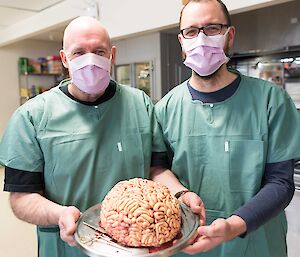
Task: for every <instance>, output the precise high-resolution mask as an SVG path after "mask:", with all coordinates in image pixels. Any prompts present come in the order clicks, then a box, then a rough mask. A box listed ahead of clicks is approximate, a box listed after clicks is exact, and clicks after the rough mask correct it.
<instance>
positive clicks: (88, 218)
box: [75, 203, 199, 257]
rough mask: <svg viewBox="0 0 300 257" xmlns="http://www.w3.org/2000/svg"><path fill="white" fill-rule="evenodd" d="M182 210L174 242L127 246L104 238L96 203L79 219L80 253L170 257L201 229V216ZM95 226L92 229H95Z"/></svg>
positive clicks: (101, 256) (106, 256) (182, 206)
mask: <svg viewBox="0 0 300 257" xmlns="http://www.w3.org/2000/svg"><path fill="white" fill-rule="evenodd" d="M180 209H181V231H180V233H179V234H178V236H177V237H176V242H175V243H173V242H172V241H171V242H169V243H165V244H163V245H162V246H161V247H149V248H146V247H136V248H134V247H126V246H124V245H121V244H118V243H116V242H115V241H114V240H113V239H111V238H110V237H109V236H106V235H102V238H99V236H98V235H99V233H97V231H96V230H95V229H94V228H99V221H100V217H99V214H100V210H101V204H97V205H95V206H93V207H91V208H89V209H88V210H86V211H85V212H84V213H83V214H82V215H81V217H80V218H79V220H78V223H77V230H76V232H75V240H76V242H77V244H78V246H79V248H81V250H82V251H83V252H84V253H85V254H87V255H88V256H91V257H111V256H122V257H123V256H136V257H156V256H160V257H167V256H171V255H173V254H175V253H177V252H179V251H180V250H181V249H183V248H185V247H186V246H187V245H188V244H189V243H190V240H191V238H192V237H193V235H194V234H195V233H196V231H197V228H198V226H199V216H198V215H197V214H194V213H193V212H192V211H191V209H190V208H189V207H187V206H186V205H185V204H183V203H180ZM92 227H93V228H92Z"/></svg>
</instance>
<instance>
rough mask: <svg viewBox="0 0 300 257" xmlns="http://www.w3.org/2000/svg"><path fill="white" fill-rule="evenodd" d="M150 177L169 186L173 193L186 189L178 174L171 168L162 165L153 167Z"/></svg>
mask: <svg viewBox="0 0 300 257" xmlns="http://www.w3.org/2000/svg"><path fill="white" fill-rule="evenodd" d="M150 178H151V179H152V180H153V181H156V182H159V183H161V184H163V185H165V186H167V187H168V188H169V190H170V191H171V193H172V194H176V193H177V192H179V191H181V190H186V189H187V188H185V187H184V186H183V185H182V184H181V183H180V182H179V180H178V179H177V178H176V176H175V175H174V174H173V173H172V171H170V170H169V169H165V168H160V167H151V173H150Z"/></svg>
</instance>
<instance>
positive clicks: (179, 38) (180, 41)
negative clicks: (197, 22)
mask: <svg viewBox="0 0 300 257" xmlns="http://www.w3.org/2000/svg"><path fill="white" fill-rule="evenodd" d="M177 38H178V41H179V43H180V45H181V48H182V40H183V39H182V35H181V34H178V35H177Z"/></svg>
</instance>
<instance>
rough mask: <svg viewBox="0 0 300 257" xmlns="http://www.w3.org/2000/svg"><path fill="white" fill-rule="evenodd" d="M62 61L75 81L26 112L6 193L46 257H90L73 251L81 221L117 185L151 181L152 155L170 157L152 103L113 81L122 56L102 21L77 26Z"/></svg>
mask: <svg viewBox="0 0 300 257" xmlns="http://www.w3.org/2000/svg"><path fill="white" fill-rule="evenodd" d="M60 55H61V59H62V62H63V64H64V66H65V67H66V68H68V69H69V73H70V77H71V79H72V80H70V79H67V80H65V81H62V82H61V83H60V85H59V86H57V87H55V88H52V89H51V90H49V91H47V92H45V93H43V94H41V95H38V96H36V97H35V98H33V99H31V100H29V101H28V102H26V103H25V104H24V105H22V106H21V107H19V108H18V109H17V110H16V112H15V113H14V114H13V117H12V118H11V120H10V122H9V124H8V126H7V129H6V131H5V133H4V135H3V138H2V140H1V144H0V162H1V164H2V165H4V166H5V185H4V190H5V191H9V192H11V193H10V202H11V206H12V209H13V211H14V213H15V215H16V216H17V217H18V218H20V219H22V220H24V221H26V222H29V223H32V224H36V225H37V233H38V255H39V256H40V257H76V256H86V255H85V254H83V252H82V251H81V250H79V249H78V248H77V247H72V246H74V245H75V241H74V237H73V234H74V232H75V229H76V225H75V222H76V221H77V220H78V218H79V216H80V213H81V212H84V211H85V210H86V209H88V208H89V207H91V206H93V205H95V204H97V203H99V202H101V201H102V199H103V198H104V196H105V195H106V193H107V192H108V191H109V190H110V189H111V188H112V187H113V186H114V185H115V184H116V183H117V182H118V181H120V180H125V179H130V178H133V177H142V178H147V177H149V169H150V161H151V154H152V151H155V152H161V151H165V148H164V147H162V148H161V147H160V145H161V143H160V136H161V134H159V133H158V130H157V125H156V121H155V117H154V107H153V105H152V103H151V100H150V99H149V97H148V96H147V95H146V94H145V93H144V92H142V91H140V90H137V89H134V88H131V87H128V86H122V85H119V84H117V83H116V82H115V81H113V80H110V76H109V75H110V68H111V64H113V63H114V60H115V55H116V49H115V47H112V46H111V42H110V38H109V35H108V33H107V31H106V29H105V28H104V27H103V26H102V25H101V24H100V23H99V22H98V21H97V20H95V19H93V18H90V17H79V18H77V19H75V20H73V21H72V22H71V23H70V24H69V25H68V26H67V28H66V30H65V33H64V39H63V50H62V51H61V52H60ZM25 241H26V238H24V242H25Z"/></svg>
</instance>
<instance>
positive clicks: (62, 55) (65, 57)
mask: <svg viewBox="0 0 300 257" xmlns="http://www.w3.org/2000/svg"><path fill="white" fill-rule="evenodd" d="M59 55H60V59H61V61H62V64H63V66H64V67H65V68H67V69H68V68H69V66H68V61H67V56H66V53H65V51H64V50H60V51H59Z"/></svg>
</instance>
